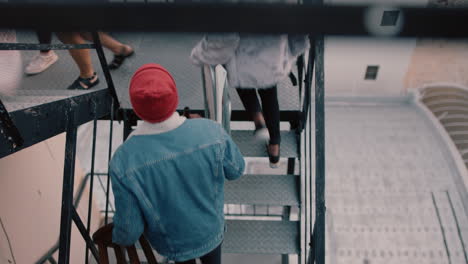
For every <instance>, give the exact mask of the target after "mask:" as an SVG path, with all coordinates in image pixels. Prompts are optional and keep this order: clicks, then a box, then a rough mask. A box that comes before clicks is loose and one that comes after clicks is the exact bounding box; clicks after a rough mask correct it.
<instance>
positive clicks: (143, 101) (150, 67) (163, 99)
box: [129, 63, 179, 123]
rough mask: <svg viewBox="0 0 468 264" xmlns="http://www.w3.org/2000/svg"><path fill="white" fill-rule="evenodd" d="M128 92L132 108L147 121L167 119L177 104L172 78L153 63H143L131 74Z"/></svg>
mask: <svg viewBox="0 0 468 264" xmlns="http://www.w3.org/2000/svg"><path fill="white" fill-rule="evenodd" d="M129 93H130V101H131V103H132V106H133V110H134V111H135V113H136V114H137V115H138V116H139V117H140V118H141V119H143V120H145V121H147V122H149V123H158V122H162V121H164V120H166V119H168V118H169V117H171V116H172V114H173V113H174V111H175V110H176V108H177V105H178V104H179V97H178V95H177V88H176V84H175V81H174V79H173V78H172V76H171V74H170V73H169V72H168V71H167V70H166V69H164V68H163V67H162V66H161V65H158V64H155V63H149V64H145V65H143V66H141V67H140V68H139V69H138V70H137V71H136V72H135V74H133V77H132V79H131V80H130V89H129Z"/></svg>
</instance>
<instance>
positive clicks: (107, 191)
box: [104, 101, 114, 225]
mask: <svg viewBox="0 0 468 264" xmlns="http://www.w3.org/2000/svg"><path fill="white" fill-rule="evenodd" d="M113 106H114V101H112V107H113ZM109 124H110V127H109V153H108V160H109V161H108V163H110V161H111V157H112V139H113V131H114V111H112V112H111V119H110V122H109ZM109 169H110V168H108V169H107V171H108V172H109ZM109 191H110V173H109V174H108V175H107V183H106V213H105V215H104V217H105V218H104V224H106V225H107V222H108V217H109Z"/></svg>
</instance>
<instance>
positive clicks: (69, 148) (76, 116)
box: [0, 32, 119, 263]
mask: <svg viewBox="0 0 468 264" xmlns="http://www.w3.org/2000/svg"><path fill="white" fill-rule="evenodd" d="M92 37H93V41H94V44H86V45H83V44H80V45H70V44H27V43H1V44H0V49H1V50H41V49H44V48H46V49H53V50H58V49H65V50H68V49H90V48H95V49H96V51H97V54H98V57H99V60H100V64H101V66H102V69H103V72H104V75H105V78H106V82H107V85H108V91H109V94H110V96H111V97H112V99H111V107H110V108H109V109H108V112H107V113H110V115H111V132H110V133H111V140H112V121H113V113H114V111H115V110H116V109H118V108H119V102H118V98H117V94H116V92H115V87H114V84H113V81H112V77H111V75H110V72H109V68H108V66H107V61H106V58H105V54H104V51H103V49H102V45H101V42H100V39H99V34H98V33H97V32H92ZM99 95H100V93H99V92H93V93H90V94H89V95H84V97H83V99H84V100H64V101H63V102H62V105H63V107H64V108H65V109H63V110H65V113H62V114H64V116H63V118H64V120H63V121H64V123H65V127H63V128H61V129H64V131H65V132H66V146H65V161H64V174H63V187H62V208H61V221H60V237H59V243H58V244H57V245H56V246H54V247H53V248H52V249H51V250H50V251H49V252H47V254H46V255H45V257H44V258H45V261H47V260H49V261H52V262H54V261H55V260H53V258H51V256H52V254H54V252H55V251H56V250H57V248H56V247H58V249H59V263H69V261H70V260H69V257H70V242H71V225H72V221H73V222H74V223H75V224H76V226H77V228H78V230H79V231H80V233H81V235H82V236H83V238H84V239H85V241H86V262H88V254H89V253H88V252H89V251H88V250H91V252H92V254H93V255H94V257H95V258H96V259H97V258H98V252H97V249H96V247H95V245H94V243H93V242H92V240H91V238H90V234H89V230H90V212H91V200H92V193H93V192H92V191H90V198H89V207H88V208H89V209H88V222H87V225H86V226H85V225H84V224H83V222H82V221H81V219H80V217H79V215H78V213H77V211H76V201H79V200H80V199H81V195H82V190H81V191H80V192H79V193H78V197H77V200H75V202H73V186H74V173H75V159H76V140H77V139H76V138H77V128H78V125H80V124H81V123H82V122H84V121H86V120H87V119H88V118H89V109H87V110H88V111H86V112H83V111H79V110H80V109H79V107H80V105H79V104H80V103H84V104H86V103H90V104H91V105H92V108H93V109H92V111H91V115H92V116H93V118H94V132H93V151H92V165H91V167H92V170H91V183H90V184H91V188H92V186H93V178H94V177H93V174H94V157H95V145H96V122H97V119H98V118H99V117H100V116H98V114H97V112H98V110H97V109H98V108H99V107H100V106H98V104H99V103H98V102H97V101H95V100H94V99H95V98H97V97H98V96H99ZM87 97H90V98H89V100H90V102H89V101H86V99H87ZM104 105H106V104H104ZM0 106H3V104H2V103H1V102H0ZM0 110H1V111H0V116H1V120H2V125H3V128H4V129H2V131H3V130H5V131H4V134H5V135H6V137H7V139H8V140H9V141H13V142H12V145H13V147H12V149H11V150H10V153H13V152H16V151H18V150H19V149H21V147H27V146H28V144H26V146H23V145H25V144H24V141H28V142H27V143H29V145H32V144H34V142H39V141H40V139H39V138H37V139H30V138H27V140H24V139H23V138H22V136H21V134H20V132H21V131H19V130H18V129H17V128H16V126H15V125H14V123H13V122H12V121H11V117H10V114H9V113H8V111H6V109H4V107H3V108H0ZM50 110H52V111H57V110H58V109H50ZM44 114H45V115H46V116H47V117H48V113H44ZM88 120H89V119H88ZM57 121H59V120H54V122H57ZM23 131H24V130H23ZM60 132H63V130H60V129H58V130H57V131H54V132H48V133H46V134H50V136H53V135H55V133H60ZM50 136H49V137H50ZM35 137H38V135H37V134H36V135H35ZM29 141H30V142H29ZM110 149H111V146H110V147H109V157H110V153H111V152H110ZM109 182H110V181H109V180H108V182H107V186H108V187H109ZM83 188H84V187H83ZM106 214H107V208H106ZM44 258H41V259H40V261H42V262H43V261H44Z"/></svg>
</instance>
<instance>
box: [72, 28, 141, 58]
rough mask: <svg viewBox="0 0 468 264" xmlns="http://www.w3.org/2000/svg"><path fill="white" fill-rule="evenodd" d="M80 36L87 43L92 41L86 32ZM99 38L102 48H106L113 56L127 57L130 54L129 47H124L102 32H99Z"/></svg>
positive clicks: (130, 48)
mask: <svg viewBox="0 0 468 264" xmlns="http://www.w3.org/2000/svg"><path fill="white" fill-rule="evenodd" d="M80 34H81V36H82V37H83V38H84V39H86V40H88V41H91V42H92V41H93V37H92V35H91V34H90V33H88V32H81V33H80ZM98 34H99V38H100V39H101V43H102V45H103V46H104V47H106V48H108V49H109V50H110V51H112V52H113V53H114V54H117V55H121V54H123V55H128V54H130V53H131V52H132V51H133V49H132V47H130V46H129V45H125V44H123V43H121V42H119V41H117V40H116V39H114V38H113V37H111V36H110V35H109V34H106V33H104V32H99V33H98Z"/></svg>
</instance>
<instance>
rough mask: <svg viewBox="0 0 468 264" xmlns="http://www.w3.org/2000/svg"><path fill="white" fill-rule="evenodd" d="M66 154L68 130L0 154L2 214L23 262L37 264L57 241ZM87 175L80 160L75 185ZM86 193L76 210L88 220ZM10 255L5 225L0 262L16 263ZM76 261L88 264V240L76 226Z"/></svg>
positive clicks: (73, 258)
mask: <svg viewBox="0 0 468 264" xmlns="http://www.w3.org/2000/svg"><path fill="white" fill-rule="evenodd" d="M64 154H65V134H61V135H58V136H56V137H53V138H50V139H48V140H46V141H43V142H41V143H38V144H36V145H34V146H32V147H29V148H27V149H24V150H22V151H19V152H17V153H15V154H12V155H10V156H7V157H4V158H2V159H0V217H1V220H2V222H3V224H4V226H5V229H6V232H7V233H8V236H9V238H10V242H11V246H12V249H13V252H14V256H15V258H16V263H18V264H22V263H34V262H35V261H37V260H38V259H39V258H40V257H41V256H42V255H43V254H44V253H45V252H46V251H48V250H49V249H50V248H51V247H52V246H53V245H54V244H55V243H56V242H57V239H58V236H59V230H60V208H61V196H62V179H63V163H64ZM83 176H84V173H83V171H82V170H81V168H80V165H79V162H77V164H76V170H75V188H76V187H77V186H78V183H79V182H80V180H81V179H82V178H83ZM83 197H84V198H83V200H82V203H81V204H80V206H79V208H78V210H77V211H78V213H79V214H80V216H81V217H82V220H83V222H85V221H86V215H87V199H86V198H85V197H88V191H87V190H85V192H84V195H83ZM94 208H96V206H94ZM92 216H93V218H92V219H93V222H94V223H93V228H92V230H95V228H96V226H97V225H98V224H99V223H98V222H99V221H100V219H99V213H98V212H97V211H96V210H94V211H93V214H92ZM85 223H86V222H85ZM8 260H11V256H10V252H9V249H8V242H7V239H6V236H5V234H4V232H3V231H2V230H0V263H1V264H3V263H13V262H8ZM71 263H84V242H83V240H82V238H81V236H80V234H79V232H78V231H77V230H76V227H75V226H73V236H72V244H71Z"/></svg>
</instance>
